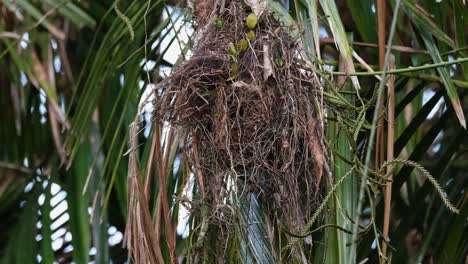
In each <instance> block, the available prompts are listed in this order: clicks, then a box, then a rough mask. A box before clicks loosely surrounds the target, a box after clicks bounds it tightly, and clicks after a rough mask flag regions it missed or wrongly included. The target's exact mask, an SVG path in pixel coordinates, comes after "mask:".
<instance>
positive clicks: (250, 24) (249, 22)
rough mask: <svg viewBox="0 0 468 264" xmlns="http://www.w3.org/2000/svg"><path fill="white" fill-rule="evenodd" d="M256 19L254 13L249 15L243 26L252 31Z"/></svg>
mask: <svg viewBox="0 0 468 264" xmlns="http://www.w3.org/2000/svg"><path fill="white" fill-rule="evenodd" d="M257 22H258V18H257V16H256V15H255V14H254V13H250V14H249V15H248V16H247V18H246V19H245V24H246V25H247V27H248V28H249V29H254V28H255V27H256V26H257Z"/></svg>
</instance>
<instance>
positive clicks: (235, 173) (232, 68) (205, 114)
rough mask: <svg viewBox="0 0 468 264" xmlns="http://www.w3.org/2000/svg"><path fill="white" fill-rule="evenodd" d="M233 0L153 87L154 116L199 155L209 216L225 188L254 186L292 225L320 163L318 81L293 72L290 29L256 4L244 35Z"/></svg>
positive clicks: (315, 185) (305, 205)
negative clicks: (183, 133)
mask: <svg viewBox="0 0 468 264" xmlns="http://www.w3.org/2000/svg"><path fill="white" fill-rule="evenodd" d="M239 2H240V1H232V3H230V4H227V5H226V6H225V7H224V12H222V14H220V13H221V12H220V8H219V7H216V8H215V11H213V12H208V13H210V17H209V18H208V19H207V18H206V17H204V18H203V19H202V20H203V21H207V22H206V24H203V23H199V25H198V27H197V30H196V32H195V42H194V44H193V49H192V52H193V56H192V57H191V58H190V59H189V60H187V61H185V62H184V63H183V64H181V65H180V66H179V67H177V68H176V69H175V70H174V72H173V74H172V75H171V76H169V77H168V78H166V79H165V80H164V81H163V82H162V83H160V84H159V85H158V87H160V93H159V95H158V99H157V100H156V102H155V104H156V110H155V114H154V117H155V119H156V120H157V121H158V122H160V123H161V124H162V123H165V124H167V123H169V124H170V126H171V127H173V128H178V129H183V130H184V131H189V132H190V136H189V137H188V140H187V142H186V147H187V149H189V153H190V155H189V156H192V157H194V155H197V156H198V157H196V159H198V161H196V160H194V159H193V158H192V159H191V160H192V162H193V163H192V164H193V165H194V166H195V167H197V169H198V174H200V175H197V176H199V177H200V178H202V179H203V182H201V181H200V182H199V183H198V184H203V185H204V186H200V187H201V189H203V190H204V192H205V195H204V199H203V201H202V202H204V203H207V204H210V205H211V206H210V207H209V208H213V211H212V212H211V213H213V215H216V213H217V210H219V209H220V208H223V206H224V205H225V204H226V197H228V195H229V190H236V191H235V192H236V194H237V195H239V196H240V195H241V194H242V193H246V192H254V193H256V194H257V195H258V197H259V198H260V199H261V200H263V201H265V202H264V203H263V205H264V206H266V207H269V208H270V209H279V210H278V211H279V212H281V213H280V214H279V216H280V217H282V218H283V220H286V222H287V223H289V228H290V229H291V230H292V231H299V229H300V228H301V227H302V226H303V225H304V219H305V218H306V217H309V216H310V214H311V212H312V210H313V208H314V201H316V194H317V191H318V190H319V189H320V181H321V178H322V174H323V170H324V166H325V163H326V161H325V149H324V147H323V125H322V119H321V117H320V116H321V115H320V113H319V110H320V107H321V106H320V82H319V81H318V79H317V78H316V76H315V75H314V73H312V72H310V71H304V70H302V68H301V65H303V63H304V61H305V60H307V59H306V58H303V57H302V56H301V54H303V52H301V45H300V42H299V40H298V39H296V38H294V37H292V36H291V35H290V34H289V33H288V32H289V31H290V29H289V28H287V27H284V25H281V24H280V23H279V22H278V21H277V20H276V19H275V18H274V16H273V15H272V14H270V13H268V12H267V11H265V12H263V14H262V15H261V16H260V17H259V19H258V23H257V25H256V26H255V27H254V29H252V31H253V32H254V34H252V32H250V30H251V29H249V28H248V27H247V26H246V24H245V18H246V17H247V16H248V14H249V13H251V12H252V11H251V10H250V8H249V7H248V6H244V5H243V4H240V3H239ZM210 8H212V6H211V7H210ZM199 13H200V12H199ZM201 13H203V14H205V15H206V14H207V12H201ZM195 19H197V17H195ZM198 19H200V18H198ZM253 35H255V36H253ZM233 47H234V49H233ZM194 139H196V140H194ZM191 144H196V146H195V147H196V148H195V150H196V151H197V153H194V152H193V149H194V148H193V146H192V147H190V146H191ZM197 163H198V164H197ZM230 185H234V186H230ZM217 216H219V217H226V214H225V213H223V214H218V215H217ZM219 217H218V218H217V217H215V218H216V219H219Z"/></svg>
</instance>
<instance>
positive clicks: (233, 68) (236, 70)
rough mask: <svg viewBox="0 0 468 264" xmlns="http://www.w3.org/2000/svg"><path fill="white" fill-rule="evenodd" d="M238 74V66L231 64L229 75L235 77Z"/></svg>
mask: <svg viewBox="0 0 468 264" xmlns="http://www.w3.org/2000/svg"><path fill="white" fill-rule="evenodd" d="M238 73H239V65H238V64H237V63H233V64H231V75H233V76H235V75H237V74H238Z"/></svg>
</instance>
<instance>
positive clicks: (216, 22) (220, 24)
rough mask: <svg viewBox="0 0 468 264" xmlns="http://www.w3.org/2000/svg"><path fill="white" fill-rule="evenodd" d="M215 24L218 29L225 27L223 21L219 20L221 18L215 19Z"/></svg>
mask: <svg viewBox="0 0 468 264" xmlns="http://www.w3.org/2000/svg"><path fill="white" fill-rule="evenodd" d="M213 24H214V25H215V27H217V28H222V27H223V25H224V23H223V21H221V19H219V18H215V19H214V20H213Z"/></svg>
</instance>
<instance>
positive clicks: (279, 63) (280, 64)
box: [275, 58, 284, 67]
mask: <svg viewBox="0 0 468 264" xmlns="http://www.w3.org/2000/svg"><path fill="white" fill-rule="evenodd" d="M275 63H276V65H278V66H279V67H281V66H283V64H284V62H283V60H282V59H280V58H276V59H275Z"/></svg>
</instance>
